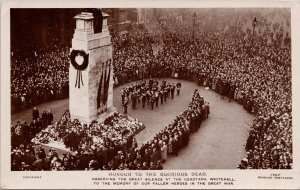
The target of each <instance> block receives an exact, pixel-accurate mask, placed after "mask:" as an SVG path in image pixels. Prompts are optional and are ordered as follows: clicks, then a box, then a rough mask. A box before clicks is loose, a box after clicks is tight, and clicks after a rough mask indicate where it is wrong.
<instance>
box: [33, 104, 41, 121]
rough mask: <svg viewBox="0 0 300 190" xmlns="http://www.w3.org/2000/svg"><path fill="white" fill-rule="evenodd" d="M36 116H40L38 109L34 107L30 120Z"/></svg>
mask: <svg viewBox="0 0 300 190" xmlns="http://www.w3.org/2000/svg"><path fill="white" fill-rule="evenodd" d="M38 117H40V113H39V110H38V109H37V108H36V107H34V108H33V110H32V120H36V119H37V118H38Z"/></svg>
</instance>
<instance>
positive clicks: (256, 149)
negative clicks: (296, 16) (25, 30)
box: [12, 9, 293, 169]
mask: <svg viewBox="0 0 300 190" xmlns="http://www.w3.org/2000/svg"><path fill="white" fill-rule="evenodd" d="M278 11H279V10H275V9H274V10H272V11H265V13H264V11H262V12H259V11H256V12H255V13H254V12H253V11H251V10H243V12H240V10H233V11H231V12H230V13H228V12H226V15H227V16H226V17H222V19H219V18H220V15H218V14H223V13H222V10H218V11H216V12H215V13H213V12H209V14H207V15H204V13H203V15H201V18H202V19H203V22H201V24H199V28H194V27H195V26H193V25H189V24H187V23H184V22H177V21H173V20H174V19H173V20H172V18H168V17H167V18H164V19H162V20H157V21H153V22H151V24H148V25H147V23H146V24H145V25H141V24H138V25H134V24H133V25H132V26H131V28H130V30H129V31H128V37H127V38H126V39H124V40H120V38H118V37H115V38H113V45H114V52H113V60H114V72H115V73H114V83H115V85H122V84H126V83H128V82H131V81H135V80H139V79H144V78H153V77H178V78H181V79H186V80H190V81H194V82H196V83H198V84H199V85H201V86H205V87H208V88H210V89H212V90H214V91H216V92H218V93H219V94H221V96H222V98H225V97H227V98H228V99H229V100H235V101H237V102H238V103H240V104H241V105H243V106H244V108H245V109H246V110H247V111H248V112H250V113H252V114H254V115H255V119H254V121H253V125H252V126H251V128H250V132H249V137H248V140H247V142H246V146H245V147H246V151H247V156H246V158H244V159H242V161H241V164H240V165H239V166H238V168H240V169H250V168H253V169H258V168H272V169H277V168H280V169H288V168H292V163H293V157H292V115H291V112H292V101H291V94H292V93H291V46H290V37H289V36H288V34H285V33H284V30H286V28H289V27H290V26H289V25H288V23H289V18H288V16H287V15H288V14H285V12H284V10H283V12H284V13H283V14H282V13H280V12H278ZM203 12H205V10H203ZM214 14H215V15H214ZM212 15H214V16H212ZM278 15H281V16H280V17H279V16H278ZM254 16H255V17H256V18H257V20H258V21H259V24H258V25H257V27H256V28H252V26H251V25H252V20H253V18H254ZM275 17H276V18H278V19H279V18H281V19H282V18H283V20H282V22H281V23H282V24H281V25H282V26H281V27H277V25H278V23H276V20H274V21H273V19H272V18H275ZM284 19H286V20H284ZM205 20H206V21H205ZM271 20H272V21H271ZM249 21H250V28H249V27H248V28H247V27H246V26H247V25H248V26H249ZM285 21H286V22H285ZM274 22H275V23H274ZM276 24H277V25H276ZM149 25H151V26H149ZM284 25H287V26H284ZM192 30H195V31H196V32H195V33H194V32H193V33H192ZM287 30H288V29H287ZM56 50H57V51H54V52H56V53H55V54H51V53H47V52H46V53H45V54H39V53H37V56H36V57H37V59H38V60H39V61H37V62H35V61H34V59H32V60H27V61H26V59H25V60H20V61H19V60H18V59H15V58H13V61H12V62H13V63H12V105H13V104H18V105H19V104H20V103H21V105H24V104H23V103H24V102H25V103H27V102H32V101H33V100H37V101H39V100H41V99H43V98H42V96H43V95H44V96H45V94H46V95H47V94H48V95H51V94H53V93H55V92H57V89H56V88H58V87H59V86H60V84H62V86H64V85H63V84H66V85H67V83H68V82H67V80H68V75H67V70H68V69H67V67H66V68H65V67H64V66H62V65H64V64H56V63H57V62H63V63H64V62H66V61H67V59H68V55H67V54H66V53H65V52H66V51H61V50H59V49H56ZM47 54H51V59H48V57H50V55H49V56H47ZM44 55H45V56H46V57H44ZM40 56H42V57H41V58H39V57H40ZM56 59H57V60H56ZM16 60H18V61H16ZM19 63H22V64H19ZM33 63H36V64H33ZM52 63H53V64H52ZM54 63H55V64H54ZM26 65H27V66H26ZM65 65H68V64H65ZM49 67H52V69H49ZM34 69H37V70H34ZM29 70H31V71H30V72H29ZM32 70H34V72H32ZM53 70H54V71H55V72H53ZM26 73H27V75H26ZM28 73H34V76H31V75H28ZM57 84H58V85H57ZM62 89H64V88H62ZM45 91H47V92H45ZM42 92H43V93H42ZM37 94H38V95H39V96H38V98H37ZM41 94H43V95H41ZM125 94H126V93H125ZM32 97H34V98H32ZM131 98H132V97H131ZM31 99H32V100H31ZM18 102H19V103H18ZM22 102H23V103H22ZM25 105H26V104H25ZM54 126H55V125H54ZM52 127H53V126H52ZM49 130H50V129H49ZM46 133H47V132H46ZM46 136H47V135H46ZM50 136H51V135H50ZM51 138H53V137H51ZM46 139H47V138H46ZM241 143H242V142H241ZM98 164H99V163H98Z"/></svg>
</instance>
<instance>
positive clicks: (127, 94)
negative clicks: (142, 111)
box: [121, 79, 181, 114]
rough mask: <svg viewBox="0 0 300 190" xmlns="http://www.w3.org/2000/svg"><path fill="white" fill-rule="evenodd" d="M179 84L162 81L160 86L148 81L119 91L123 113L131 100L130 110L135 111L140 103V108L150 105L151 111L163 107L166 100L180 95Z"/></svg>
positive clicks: (138, 82) (139, 82) (157, 83)
mask: <svg viewBox="0 0 300 190" xmlns="http://www.w3.org/2000/svg"><path fill="white" fill-rule="evenodd" d="M180 88H181V83H180V82H177V83H176V85H175V83H172V84H171V83H167V81H165V80H163V81H162V82H161V84H159V82H158V81H156V80H152V79H150V80H149V81H148V82H147V81H145V80H142V81H137V82H136V83H135V84H134V83H132V84H130V85H128V86H126V87H124V88H122V89H121V99H122V105H123V108H124V113H125V114H126V113H127V107H128V105H129V102H130V100H131V103H132V108H133V109H136V108H137V105H138V104H140V103H141V102H142V105H141V106H142V108H145V106H146V105H150V106H151V109H152V110H153V108H154V107H158V105H159V104H161V105H163V104H164V102H166V101H167V99H168V98H171V99H174V94H175V91H176V94H177V95H179V94H180Z"/></svg>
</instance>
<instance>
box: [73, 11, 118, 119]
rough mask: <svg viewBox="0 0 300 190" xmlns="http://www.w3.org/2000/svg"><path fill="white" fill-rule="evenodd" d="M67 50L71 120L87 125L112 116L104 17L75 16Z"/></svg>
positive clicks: (109, 44)
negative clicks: (68, 50) (73, 30)
mask: <svg viewBox="0 0 300 190" xmlns="http://www.w3.org/2000/svg"><path fill="white" fill-rule="evenodd" d="M74 18H75V20H76V28H75V32H74V35H73V39H72V48H71V50H70V52H71V53H70V59H71V64H70V68H69V107H70V114H71V118H72V119H79V121H81V122H85V123H90V122H91V121H93V120H98V121H99V122H102V121H104V119H105V118H107V117H109V116H111V115H113V113H114V112H115V111H116V109H115V108H114V107H113V64H112V63H113V60H112V51H113V47H112V42H111V35H110V34H109V31H108V26H107V18H108V14H106V13H102V12H101V11H100V9H99V11H98V12H96V13H95V12H94V14H93V13H90V12H82V13H81V14H79V15H76V16H75V17H74Z"/></svg>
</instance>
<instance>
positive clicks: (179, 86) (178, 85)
mask: <svg viewBox="0 0 300 190" xmlns="http://www.w3.org/2000/svg"><path fill="white" fill-rule="evenodd" d="M180 88H181V83H180V82H178V83H177V84H176V91H177V95H179V94H180Z"/></svg>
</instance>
